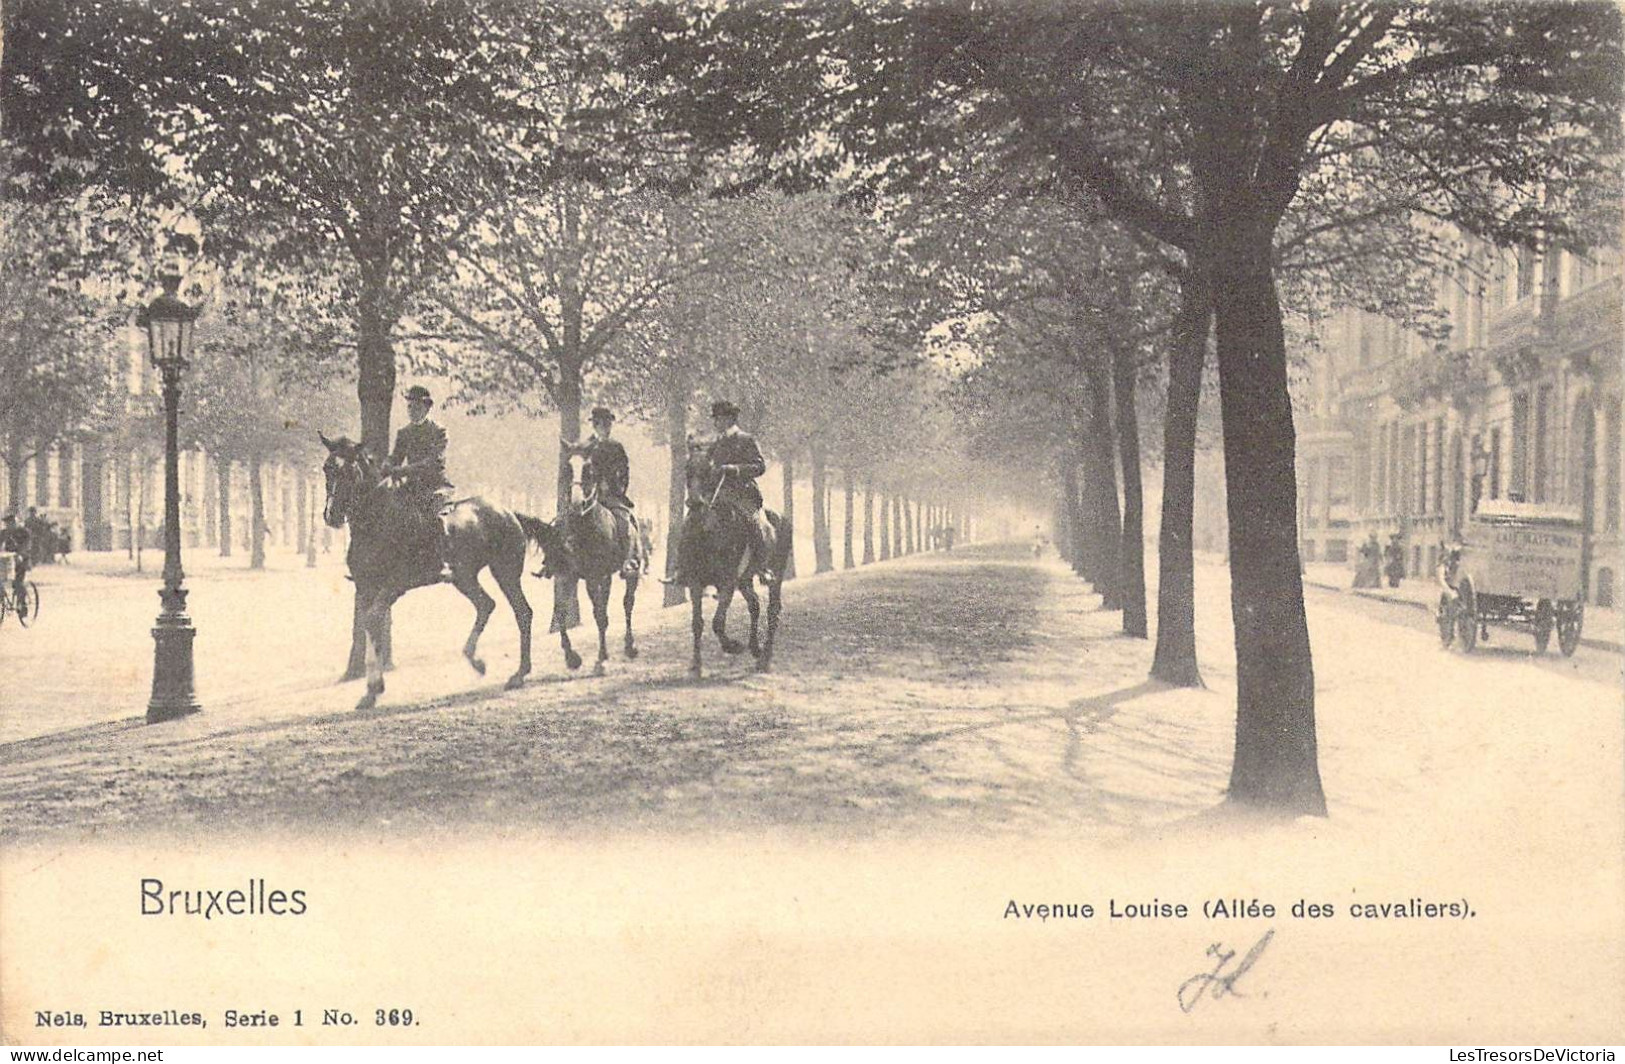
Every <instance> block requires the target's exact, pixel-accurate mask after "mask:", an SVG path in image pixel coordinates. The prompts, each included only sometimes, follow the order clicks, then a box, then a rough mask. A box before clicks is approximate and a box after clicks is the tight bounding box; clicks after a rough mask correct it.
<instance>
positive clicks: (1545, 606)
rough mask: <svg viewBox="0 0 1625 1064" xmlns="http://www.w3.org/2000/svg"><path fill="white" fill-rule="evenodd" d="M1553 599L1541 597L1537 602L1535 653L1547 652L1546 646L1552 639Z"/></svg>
mask: <svg viewBox="0 0 1625 1064" xmlns="http://www.w3.org/2000/svg"><path fill="white" fill-rule="evenodd" d="M1553 620H1554V618H1553V614H1552V600H1551V599H1541V600H1540V601H1539V602H1537V603H1535V653H1537V654H1544V653H1546V647H1547V645H1548V644H1550V643H1551V641H1552V624H1553Z"/></svg>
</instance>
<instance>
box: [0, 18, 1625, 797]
mask: <svg viewBox="0 0 1625 1064" xmlns="http://www.w3.org/2000/svg"><path fill="white" fill-rule="evenodd" d="M5 23H6V25H5V29H6V40H7V42H8V44H9V45H10V47H9V48H8V49H7V52H6V68H5V75H4V78H3V79H0V105H3V106H4V109H5V110H4V115H3V121H4V132H5V134H6V137H7V140H8V142H9V143H10V144H11V145H13V146H15V147H16V149H17V157H18V158H19V160H21V163H20V165H19V166H18V167H17V169H16V170H15V172H14V173H11V174H9V175H8V192H9V193H11V194H12V195H14V196H17V197H22V198H24V199H27V200H29V201H31V202H36V203H49V202H60V201H61V200H62V199H63V198H64V197H67V196H72V195H80V194H82V192H83V190H84V189H86V188H96V189H101V190H104V191H109V190H110V194H116V195H117V196H123V197H130V198H132V199H133V200H140V201H143V202H144V201H145V200H147V199H153V198H156V199H159V200H167V201H168V202H170V203H173V204H181V205H183V206H184V209H185V212H186V214H187V216H189V217H192V218H196V219H198V220H199V221H200V222H201V223H202V224H203V226H204V227H205V231H206V232H207V233H209V234H210V247H211V257H213V258H214V259H216V260H217V261H218V262H219V263H220V264H221V268H222V269H223V270H226V271H232V270H237V271H239V272H240V273H243V274H244V276H247V273H248V272H249V271H248V270H247V266H248V265H251V266H252V271H253V272H255V274H256V275H257V276H259V277H261V278H263V277H275V278H278V279H279V280H278V284H279V285H280V284H283V283H285V282H284V281H283V280H282V279H286V278H295V279H297V282H295V287H296V288H297V289H298V291H299V292H301V293H302V298H303V299H304V301H305V302H304V305H303V308H302V313H301V315H300V319H301V321H302V323H303V325H302V329H303V332H304V335H305V336H306V338H307V339H308V342H309V343H311V344H312V345H313V349H318V348H319V349H321V350H324V351H326V352H329V353H331V352H333V351H341V352H343V353H344V354H345V355H346V356H347V358H346V361H347V364H348V366H349V367H350V371H351V380H352V381H353V383H354V386H355V389H356V394H357V397H358V399H359V405H360V421H361V434H362V438H363V442H365V443H366V444H367V445H368V446H370V447H372V448H374V449H375V450H378V451H383V450H385V449H387V445H388V440H389V417H390V408H391V404H392V401H393V399H394V395H395V391H396V378H397V369H398V360H397V349H398V348H399V347H401V346H402V345H405V346H406V349H407V350H408V351H410V352H411V353H412V354H413V357H414V358H421V359H423V360H424V363H423V364H424V365H426V366H430V365H432V366H434V367H435V368H436V369H438V370H439V371H440V372H442V373H444V374H446V375H447V376H449V377H452V378H453V379H455V380H457V381H458V382H459V385H460V386H461V387H462V388H463V389H464V390H465V393H466V397H467V398H468V399H469V400H470V401H471V402H474V403H476V404H480V403H489V404H493V405H508V406H513V407H516V408H519V409H531V410H541V409H550V410H552V411H555V412H556V413H557V414H558V416H559V417H560V419H561V424H562V434H563V436H564V437H565V438H566V439H567V440H573V439H575V438H576V437H577V435H578V434H579V431H580V422H581V406H582V403H583V401H584V397H585V396H586V395H588V394H589V393H590V394H594V395H602V396H607V397H612V398H614V399H615V401H617V402H618V403H619V404H620V405H622V406H623V407H626V408H633V409H638V410H641V411H643V412H644V413H645V414H646V415H648V416H650V417H653V418H657V419H659V420H661V421H662V422H663V423H664V424H665V426H666V435H667V438H668V442H669V444H670V445H671V447H672V448H673V453H674V454H675V453H677V448H678V446H679V444H680V443H681V442H683V441H684V440H686V436H687V433H688V431H689V425H690V415H691V413H692V411H694V410H695V409H697V408H701V407H702V405H703V402H702V400H703V398H704V397H705V396H706V395H712V396H714V395H716V394H718V393H719V392H722V393H727V394H730V395H733V396H736V397H738V398H739V400H740V402H741V405H742V406H744V407H745V408H746V413H747V416H746V421H747V423H748V424H750V425H751V426H752V427H753V428H755V429H757V430H758V431H760V432H761V433H762V434H763V435H764V436H765V437H766V438H768V439H769V440H772V441H774V442H775V444H776V446H777V449H778V454H777V457H778V458H779V460H780V461H781V463H782V464H783V466H784V469H785V478H786V483H787V484H788V483H790V482H791V481H792V480H793V478H794V475H795V473H794V470H795V467H796V463H798V462H800V461H802V460H803V459H805V460H806V462H807V463H808V464H809V465H810V467H811V471H812V479H813V481H814V484H815V491H816V492H818V493H820V494H822V493H823V491H824V490H825V488H826V482H827V478H828V476H829V470H830V469H832V468H834V469H840V470H842V471H843V473H844V474H845V475H846V477H847V478H848V485H849V489H848V490H849V491H854V490H855V488H854V487H852V486H851V485H853V483H854V481H855V480H862V481H864V482H865V483H866V484H868V483H873V484H875V485H877V486H878V485H884V484H886V483H887V481H888V478H890V479H891V480H898V479H904V478H906V479H907V481H908V483H909V484H910V486H911V491H912V490H917V489H915V488H914V485H916V484H918V483H920V479H919V478H920V471H921V470H925V471H927V472H926V475H925V478H924V479H925V481H926V482H927V483H929V482H932V481H933V480H934V481H935V483H937V484H941V485H944V486H946V485H955V486H957V488H958V493H959V494H961V495H962V494H964V492H965V487H966V486H967V485H970V486H974V487H975V488H976V489H977V490H983V489H986V490H996V491H1001V492H1005V493H1008V494H1011V495H1018V496H1020V495H1026V496H1027V497H1028V498H1031V497H1032V496H1033V494H1034V493H1037V492H1042V491H1048V492H1052V493H1053V492H1059V493H1060V495H1061V498H1062V499H1063V500H1064V502H1063V504H1062V506H1061V507H1060V517H1061V518H1062V523H1063V525H1064V527H1065V528H1066V529H1069V530H1070V531H1071V532H1072V533H1073V534H1074V536H1075V539H1076V543H1075V545H1074V547H1073V548H1072V553H1073V555H1074V556H1075V557H1076V558H1077V560H1078V564H1079V566H1080V567H1081V568H1083V569H1084V570H1085V571H1086V572H1087V573H1088V574H1089V575H1090V576H1091V578H1092V579H1094V580H1095V582H1096V585H1097V587H1098V588H1099V589H1100V590H1101V591H1102V592H1103V594H1104V595H1105V596H1106V597H1107V599H1108V601H1109V602H1113V603H1119V604H1121V605H1122V606H1123V608H1124V624H1125V629H1126V630H1127V631H1128V632H1129V633H1130V634H1134V635H1144V634H1145V633H1146V630H1147V627H1148V617H1147V610H1146V608H1145V601H1144V599H1145V593H1144V578H1143V571H1144V563H1143V559H1142V558H1141V557H1140V551H1141V548H1140V544H1141V542H1142V540H1143V536H1142V533H1141V527H1142V525H1143V520H1144V518H1143V514H1142V513H1141V512H1140V511H1141V503H1140V491H1139V467H1140V464H1141V455H1140V449H1141V447H1142V445H1143V443H1144V441H1142V439H1141V432H1140V430H1139V419H1140V412H1141V409H1142V407H1143V408H1148V409H1150V410H1153V411H1155V412H1157V413H1159V414H1161V415H1162V416H1163V418H1164V433H1163V437H1162V441H1161V444H1160V447H1159V448H1158V450H1160V454H1161V459H1162V461H1163V463H1164V466H1165V475H1164V492H1163V507H1164V512H1163V514H1162V523H1161V536H1160V543H1161V548H1160V549H1161V557H1160V559H1159V564H1160V579H1159V584H1160V588H1161V590H1160V592H1159V604H1158V616H1157V629H1158V647H1157V654H1156V664H1155V670H1156V674H1157V675H1158V676H1159V677H1162V678H1164V679H1168V680H1172V681H1175V682H1184V683H1191V682H1197V681H1198V679H1199V673H1198V670H1197V668H1196V661H1195V655H1194V638H1193V635H1192V625H1193V621H1192V618H1191V614H1192V589H1191V576H1190V574H1191V564H1190V543H1191V537H1190V530H1189V526H1190V512H1191V507H1192V495H1193V484H1194V472H1193V470H1194V458H1193V456H1194V447H1195V441H1196V437H1197V413H1198V410H1199V397H1200V395H1201V391H1202V380H1203V369H1204V365H1205V363H1206V362H1207V361H1208V358H1209V354H1210V353H1211V357H1212V361H1213V364H1214V365H1215V366H1216V368H1217V392H1218V398H1219V407H1220V422H1221V428H1222V439H1223V447H1224V457H1225V470H1226V477H1227V481H1228V483H1227V489H1228V490H1227V499H1228V506H1229V515H1228V516H1229V523H1228V527H1229V536H1230V558H1231V573H1232V613H1233V618H1234V621H1235V633H1236V662H1237V670H1236V674H1237V685H1238V706H1237V710H1238V712H1237V741H1236V753H1235V761H1234V765H1233V771H1232V777H1231V785H1230V794H1231V797H1232V798H1233V799H1235V800H1238V801H1244V802H1248V803H1253V804H1259V805H1265V806H1269V807H1271V808H1276V809H1281V810H1285V811H1288V812H1311V813H1323V812H1324V810H1325V804H1324V797H1323V794H1322V789H1321V785H1320V779H1319V771H1318V764H1317V758H1316V747H1315V723H1314V679H1313V668H1312V662H1311V658H1310V653H1309V643H1308V632H1307V625H1306V622H1305V618H1304V611H1303V594H1302V585H1301V581H1300V577H1299V565H1298V556H1297V533H1296V524H1295V517H1296V488H1295V481H1294V437H1293V427H1292V408H1291V397H1290V392H1289V386H1288V382H1289V374H1288V370H1289V360H1288V343H1287V328H1286V317H1285V314H1284V312H1283V304H1285V305H1288V306H1290V305H1291V304H1292V303H1293V302H1294V301H1295V300H1304V301H1312V300H1314V299H1321V300H1328V299H1330V300H1336V301H1340V302H1347V303H1356V304H1360V305H1370V306H1374V307H1378V308H1381V309H1385V310H1388V311H1390V312H1395V313H1400V314H1401V315H1403V314H1405V313H1407V309H1406V308H1414V307H1415V306H1417V305H1418V301H1417V300H1416V299H1414V298H1412V296H1413V295H1414V293H1415V292H1417V291H1421V290H1422V289H1424V288H1426V287H1427V286H1426V285H1419V284H1417V283H1416V279H1417V277H1419V276H1420V275H1422V274H1423V273H1425V272H1426V271H1427V270H1428V269H1431V268H1437V267H1438V266H1440V265H1441V264H1443V263H1444V262H1446V261H1447V260H1448V258H1449V255H1450V249H1451V242H1450V240H1449V239H1448V238H1446V237H1442V236H1441V233H1447V232H1449V231H1452V230H1456V231H1465V232H1468V233H1473V234H1477V235H1479V236H1482V237H1485V238H1488V239H1490V240H1492V241H1495V242H1497V243H1500V244H1503V245H1529V246H1541V247H1558V246H1562V247H1569V248H1573V249H1577V250H1584V249H1585V248H1587V247H1589V246H1591V245H1592V244H1593V243H1594V242H1596V241H1597V240H1599V239H1603V238H1604V236H1603V234H1610V235H1611V234H1612V233H1613V232H1614V231H1615V230H1616V229H1617V225H1616V224H1614V223H1615V221H1616V219H1615V214H1616V213H1617V212H1616V210H1615V204H1616V203H1617V201H1618V187H1617V186H1618V183H1619V167H1618V149H1619V138H1620V121H1619V119H1620V99H1619V95H1620V82H1621V79H1620V77H1619V73H1620V71H1619V65H1620V62H1619V56H1620V16H1619V13H1618V12H1617V11H1616V10H1615V9H1614V8H1613V7H1611V6H1608V5H1603V4H1571V3H1551V4H1541V3H1525V2H1519V3H1505V4H1502V3H1483V4H1476V5H1471V6H1469V5H1437V4H1427V3H1383V4H1373V3H1365V2H1356V0H1348V2H1343V0H1306V2H1304V3H1300V4H1294V5H1277V4H1269V3H1225V4H1215V3H1206V2H1180V0H1170V2H1168V3H1163V4H1158V5H1154V6H1146V5H1137V4H1128V5H1124V4H1118V3H1109V2H1102V3H1098V4H1086V5H1056V4H1053V3H1050V2H1048V0H1004V2H1001V3H999V4H997V5H979V4H973V3H964V2H958V0H942V2H928V3H916V4H902V3H896V4H887V3H877V2H872V0H827V2H816V3H805V4H784V3H782V2H781V0H745V2H741V3H730V4H728V5H725V6H722V7H718V6H717V5H713V4H709V3H700V2H688V0H680V2H668V3H638V4H630V5H625V6H622V5H618V4H613V3H611V4H608V5H605V4H600V3H582V4H579V5H570V4H566V5H553V6H549V7H548V8H547V9H546V10H545V11H543V10H540V9H538V7H537V6H536V5H533V4H529V3H525V2H521V0H484V2H474V0H419V2H414V3H406V4H395V5H377V4H372V3H349V2H346V0H327V2H324V3H320V4H314V5H313V4H305V3H295V2H293V0H286V2H282V3H269V4H259V5H254V6H253V7H252V8H245V7H240V6H239V7H232V6H221V5H216V4H212V3H207V2H204V0H197V2H191V0H178V2H176V3H174V4H169V5H165V6H163V7H161V8H156V9H152V10H146V9H139V8H137V7H135V6H132V5H127V4H124V3H122V2H119V0H72V2H69V3H66V4H64V3H61V2H60V0H10V3H8V5H7V7H6V8H5ZM64 25H71V26H72V27H73V30H74V32H72V33H64V32H62V27H63V26H64ZM770 187H772V188H776V189H778V190H779V192H778V193H777V194H774V193H769V192H766V191H765V190H766V189H768V188H770ZM250 287H251V288H254V289H255V290H258V288H259V283H258V282H255V283H254V284H251V285H250ZM272 287H273V288H275V287H277V286H275V285H273V286H272ZM945 323H946V336H945V337H942V342H940V343H936V344H933V343H929V342H922V338H923V337H930V336H932V335H938V336H939V337H940V336H941V334H940V333H937V332H934V330H939V329H941V328H942V327H943V326H944V324H945ZM967 351H968V352H970V355H969V357H968V358H966V359H965V360H964V362H963V363H961V364H959V365H954V364H953V357H954V356H955V355H963V354H964V353H965V352H967ZM860 366H861V367H864V371H863V372H854V368H855V367H860ZM961 440H964V441H967V442H969V443H971V444H973V445H974V446H972V447H971V448H970V450H969V451H968V452H967V451H965V450H963V449H961V448H959V447H957V446H945V444H957V443H958V442H959V441H961ZM978 459H979V461H976V460H978ZM566 492H567V483H566V481H565V476H564V474H563V473H562V472H561V473H560V476H559V481H558V497H559V502H560V504H561V505H562V504H563V503H564V501H565V495H566ZM892 493H893V495H894V496H895V495H896V494H897V488H896V486H895V485H893V487H892ZM938 497H948V496H947V495H946V494H945V493H944V494H939V495H938ZM786 498H787V499H791V498H793V496H792V495H791V493H789V492H786ZM677 501H678V493H677V490H676V485H675V482H674V485H673V493H672V512H673V513H677V512H678V511H679V509H680V508H679V506H678V505H677ZM815 510H816V511H817V512H816V513H815V514H814V525H815V528H816V526H817V524H818V521H819V519H820V518H821V517H822V514H823V511H824V507H823V505H822V503H820V504H818V505H816V506H815ZM848 512H849V513H850V512H851V510H850V508H849V510H848ZM824 531H825V534H826V535H827V529H825V530H824ZM819 553H820V557H819V562H820V564H822V563H823V562H824V560H825V557H824V555H826V554H828V553H829V552H828V550H827V548H825V549H824V550H821V551H820V552H819ZM572 604H573V596H569V602H561V606H569V605H572ZM359 646H360V644H359V642H358V643H357V647H356V650H355V652H354V653H353V654H352V662H351V664H352V671H359V667H360V659H359V656H358V653H359Z"/></svg>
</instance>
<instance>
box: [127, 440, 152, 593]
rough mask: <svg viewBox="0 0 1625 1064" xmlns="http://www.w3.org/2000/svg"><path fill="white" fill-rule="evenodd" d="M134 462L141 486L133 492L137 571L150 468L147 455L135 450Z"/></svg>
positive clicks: (142, 547)
mask: <svg viewBox="0 0 1625 1064" xmlns="http://www.w3.org/2000/svg"><path fill="white" fill-rule="evenodd" d="M135 464H136V465H137V466H139V467H140V470H141V487H140V488H139V490H137V491H136V494H135V535H134V539H135V571H136V572H138V573H139V572H142V571H144V570H143V567H142V552H143V551H145V550H146V548H147V544H146V539H147V493H148V491H149V490H151V488H150V481H151V480H152V477H151V476H150V475H149V473H150V470H149V469H148V468H147V456H146V455H145V454H142V453H140V452H137V454H136V458H135ZM132 479H134V478H132Z"/></svg>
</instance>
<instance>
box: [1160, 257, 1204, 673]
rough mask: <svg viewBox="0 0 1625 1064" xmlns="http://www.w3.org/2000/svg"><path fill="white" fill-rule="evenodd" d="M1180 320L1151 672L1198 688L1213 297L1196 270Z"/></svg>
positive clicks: (1165, 437) (1167, 430) (1165, 442)
mask: <svg viewBox="0 0 1625 1064" xmlns="http://www.w3.org/2000/svg"><path fill="white" fill-rule="evenodd" d="M1179 298H1180V306H1179V319H1178V321H1177V322H1176V323H1175V335H1174V346H1173V350H1172V351H1171V352H1170V353H1169V357H1168V410H1167V413H1166V415H1165V416H1166V419H1167V420H1166V421H1165V423H1164V425H1163V433H1162V469H1163V473H1162V525H1161V531H1160V532H1159V533H1158V542H1157V649H1156V653H1155V656H1154V657H1153V658H1152V661H1151V676H1152V678H1153V679H1157V680H1161V681H1162V682H1163V683H1170V684H1174V685H1176V686H1179V687H1201V686H1202V671H1201V668H1200V667H1199V666H1198V664H1197V661H1196V564H1195V558H1194V556H1193V555H1192V553H1191V552H1192V548H1193V545H1194V539H1193V534H1192V526H1193V524H1194V520H1195V507H1196V418H1197V412H1198V409H1199V408H1200V406H1201V402H1202V365H1203V363H1204V362H1206V361H1207V345H1208V335H1209V333H1210V332H1211V330H1212V323H1213V296H1212V292H1211V290H1210V289H1208V287H1207V286H1206V285H1205V284H1204V283H1203V282H1202V281H1201V280H1200V279H1199V278H1198V277H1196V276H1195V275H1193V274H1187V275H1186V277H1185V278H1184V280H1183V282H1182V285H1181V288H1180V294H1179Z"/></svg>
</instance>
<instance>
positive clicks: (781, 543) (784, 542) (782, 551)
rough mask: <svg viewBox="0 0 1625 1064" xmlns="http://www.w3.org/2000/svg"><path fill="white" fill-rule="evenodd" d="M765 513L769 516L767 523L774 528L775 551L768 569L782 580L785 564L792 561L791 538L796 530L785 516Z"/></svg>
mask: <svg viewBox="0 0 1625 1064" xmlns="http://www.w3.org/2000/svg"><path fill="white" fill-rule="evenodd" d="M763 513H764V514H766V516H767V523H768V524H770V525H772V526H773V550H772V551H771V552H770V553H771V554H772V556H773V558H772V561H771V562H770V563H769V564H768V568H769V569H772V570H773V571H774V572H775V573H778V574H779V575H780V577H781V578H782V577H783V575H784V567H785V564H786V563H787V562H789V560H790V549H791V546H792V543H791V539H790V537H791V536H792V535H793V534H794V529H793V528H792V527H791V522H790V519H789V518H788V517H786V516H784V515H783V514H780V513H776V512H774V511H772V510H764V511H763Z"/></svg>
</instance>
